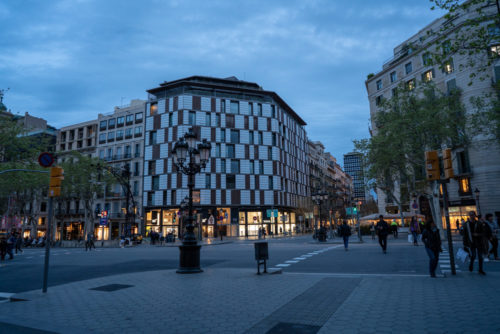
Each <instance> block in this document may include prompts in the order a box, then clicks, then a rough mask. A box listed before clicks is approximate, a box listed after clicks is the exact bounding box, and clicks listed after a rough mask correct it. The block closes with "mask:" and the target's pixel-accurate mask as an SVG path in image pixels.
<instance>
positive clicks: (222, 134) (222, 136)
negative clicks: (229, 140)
mask: <svg viewBox="0 0 500 334" xmlns="http://www.w3.org/2000/svg"><path fill="white" fill-rule="evenodd" d="M220 141H221V142H223V143H225V142H226V129H220Z"/></svg>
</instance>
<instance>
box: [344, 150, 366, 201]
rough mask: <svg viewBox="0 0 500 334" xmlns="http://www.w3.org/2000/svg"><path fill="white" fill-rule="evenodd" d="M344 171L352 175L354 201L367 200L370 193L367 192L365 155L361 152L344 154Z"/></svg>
mask: <svg viewBox="0 0 500 334" xmlns="http://www.w3.org/2000/svg"><path fill="white" fill-rule="evenodd" d="M344 171H345V172H346V173H347V174H349V175H350V176H351V177H352V180H353V186H354V196H353V199H354V201H356V202H359V201H361V202H366V200H367V199H368V195H367V194H366V186H365V174H364V169H363V155H362V154H361V153H359V152H351V153H347V154H344Z"/></svg>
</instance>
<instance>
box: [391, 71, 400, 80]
mask: <svg viewBox="0 0 500 334" xmlns="http://www.w3.org/2000/svg"><path fill="white" fill-rule="evenodd" d="M396 80H398V75H397V74H396V71H394V72H391V82H395V81H396Z"/></svg>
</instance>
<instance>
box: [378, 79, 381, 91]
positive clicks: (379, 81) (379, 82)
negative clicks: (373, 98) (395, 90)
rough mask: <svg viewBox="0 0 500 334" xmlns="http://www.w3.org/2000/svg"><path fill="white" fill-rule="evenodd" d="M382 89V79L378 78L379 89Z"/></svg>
mask: <svg viewBox="0 0 500 334" xmlns="http://www.w3.org/2000/svg"><path fill="white" fill-rule="evenodd" d="M381 89H382V80H377V90H381Z"/></svg>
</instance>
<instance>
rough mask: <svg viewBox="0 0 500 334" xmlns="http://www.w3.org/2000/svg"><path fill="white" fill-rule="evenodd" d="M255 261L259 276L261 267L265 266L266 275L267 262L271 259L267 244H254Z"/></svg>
mask: <svg viewBox="0 0 500 334" xmlns="http://www.w3.org/2000/svg"><path fill="white" fill-rule="evenodd" d="M254 248H255V260H256V261H257V275H260V266H261V265H262V264H263V265H264V273H267V260H268V259H269V251H268V247H267V242H256V243H254Z"/></svg>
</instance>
